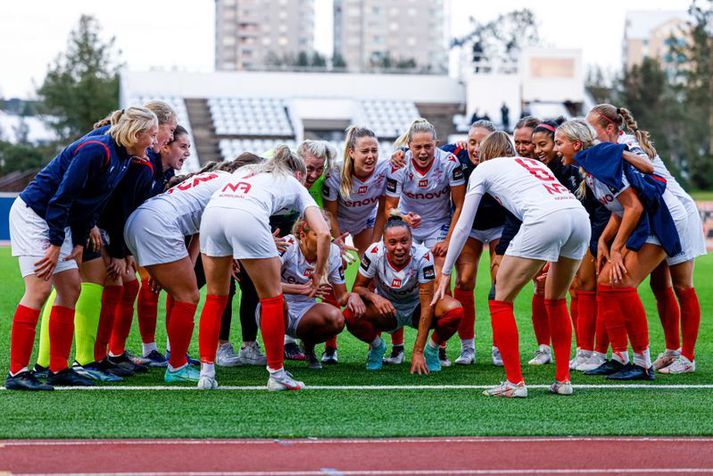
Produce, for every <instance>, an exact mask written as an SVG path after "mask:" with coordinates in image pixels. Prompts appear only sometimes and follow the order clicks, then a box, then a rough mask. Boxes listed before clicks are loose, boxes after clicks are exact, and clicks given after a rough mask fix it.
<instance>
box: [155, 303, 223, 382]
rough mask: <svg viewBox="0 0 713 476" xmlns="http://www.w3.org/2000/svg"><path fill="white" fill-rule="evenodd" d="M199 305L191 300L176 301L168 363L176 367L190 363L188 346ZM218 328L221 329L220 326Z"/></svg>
mask: <svg viewBox="0 0 713 476" xmlns="http://www.w3.org/2000/svg"><path fill="white" fill-rule="evenodd" d="M197 307H198V306H197V305H196V304H193V303H190V302H181V301H175V302H174V304H173V310H172V313H173V315H172V316H171V325H170V327H169V328H168V340H169V342H170V343H171V358H170V359H169V360H168V363H169V365H171V367H173V368H174V369H177V368H179V367H183V366H184V365H186V364H187V363H188V360H187V359H186V354H187V353H188V346H189V345H191V336H193V318H194V317H195V315H196V308H197ZM218 330H220V327H219V328H218ZM217 347H218V346H217V345H216V348H217Z"/></svg>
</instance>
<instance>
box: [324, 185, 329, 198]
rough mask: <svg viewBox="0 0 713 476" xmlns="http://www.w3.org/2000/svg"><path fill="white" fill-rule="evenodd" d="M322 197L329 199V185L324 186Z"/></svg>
mask: <svg viewBox="0 0 713 476" xmlns="http://www.w3.org/2000/svg"><path fill="white" fill-rule="evenodd" d="M322 196H323V197H325V198H329V185H327V184H323V185H322Z"/></svg>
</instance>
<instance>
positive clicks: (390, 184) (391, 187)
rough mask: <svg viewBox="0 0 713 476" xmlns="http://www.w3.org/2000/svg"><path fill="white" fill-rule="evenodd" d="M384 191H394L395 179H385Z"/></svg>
mask: <svg viewBox="0 0 713 476" xmlns="http://www.w3.org/2000/svg"><path fill="white" fill-rule="evenodd" d="M386 191H387V192H391V193H396V180H394V179H391V178H390V179H386Z"/></svg>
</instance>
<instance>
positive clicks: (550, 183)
mask: <svg viewBox="0 0 713 476" xmlns="http://www.w3.org/2000/svg"><path fill="white" fill-rule="evenodd" d="M486 193H489V194H490V195H491V196H492V197H493V198H495V200H497V201H498V202H499V203H500V204H501V205H502V206H504V207H505V208H507V209H508V211H509V212H510V213H512V214H513V215H515V216H516V217H517V218H518V219H519V220H520V221H522V222H528V221H531V220H536V219H539V218H541V217H543V216H546V215H548V214H550V213H552V212H553V211H556V210H562V209H567V208H579V207H581V206H582V204H581V203H580V201H579V200H577V198H576V197H575V196H574V195H572V193H571V192H570V191H569V190H568V189H567V187H565V186H564V185H562V184H561V183H560V182H559V181H558V180H557V179H556V178H555V176H554V175H553V174H552V171H551V170H550V169H549V168H548V167H547V166H546V165H545V164H543V163H542V162H540V161H539V160H534V159H528V158H524V157H500V158H495V159H491V160H486V161H485V162H481V163H480V164H479V165H478V166H477V167H476V168H475V170H473V172H472V173H471V174H470V179H469V180H468V192H467V196H471V195H480V197H482V196H483V195H485V194H486Z"/></svg>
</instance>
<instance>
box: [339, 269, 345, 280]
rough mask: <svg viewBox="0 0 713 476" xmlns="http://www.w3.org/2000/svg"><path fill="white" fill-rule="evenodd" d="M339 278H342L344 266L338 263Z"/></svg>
mask: <svg viewBox="0 0 713 476" xmlns="http://www.w3.org/2000/svg"><path fill="white" fill-rule="evenodd" d="M339 279H341V280H342V281H343V280H344V266H342V265H339Z"/></svg>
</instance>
